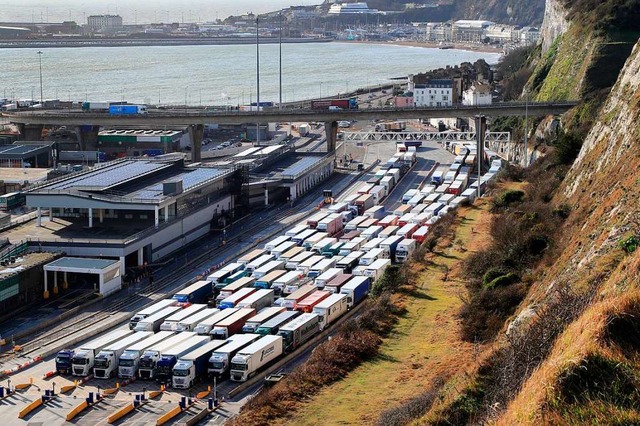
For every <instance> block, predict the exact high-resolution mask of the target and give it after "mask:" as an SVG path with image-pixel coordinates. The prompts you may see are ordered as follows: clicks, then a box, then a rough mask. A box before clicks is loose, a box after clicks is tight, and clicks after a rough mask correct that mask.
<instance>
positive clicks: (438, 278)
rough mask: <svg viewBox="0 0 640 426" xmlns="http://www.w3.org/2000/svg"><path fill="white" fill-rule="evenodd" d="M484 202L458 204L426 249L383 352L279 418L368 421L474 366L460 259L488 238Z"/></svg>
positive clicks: (310, 421)
mask: <svg viewBox="0 0 640 426" xmlns="http://www.w3.org/2000/svg"><path fill="white" fill-rule="evenodd" d="M488 208H489V207H488V205H486V204H485V205H483V206H482V208H478V207H469V208H464V209H460V213H459V216H460V217H459V218H458V219H456V225H457V226H456V227H455V234H453V235H448V237H446V238H444V239H443V240H442V241H441V243H440V244H439V245H438V246H437V247H436V248H435V250H434V253H431V254H427V255H426V264H427V265H428V266H426V267H424V269H423V270H422V272H421V273H420V277H419V279H418V285H417V287H416V288H415V290H414V292H413V293H412V294H408V295H405V296H404V300H403V302H404V305H405V308H406V311H407V312H406V314H405V315H404V316H403V317H402V318H400V320H399V322H398V324H397V325H396V327H395V328H394V329H393V330H392V332H391V333H390V334H389V337H387V338H385V339H384V342H383V345H382V346H381V348H380V354H379V355H378V356H377V357H375V358H374V359H373V360H372V361H369V362H366V363H365V364H363V365H361V366H359V367H358V368H356V369H355V370H354V371H352V372H351V373H349V374H348V375H347V376H346V377H345V378H344V380H341V381H340V382H337V383H335V384H333V385H331V386H330V387H327V388H325V389H324V390H322V391H321V392H320V393H319V394H318V395H317V396H316V397H314V398H313V400H311V401H309V402H308V403H307V404H305V405H304V406H303V407H301V409H300V410H299V411H298V412H297V413H295V414H294V415H293V416H292V417H290V418H288V419H287V420H286V422H282V423H286V424H296V425H315V424H342V425H345V424H351V425H361V424H373V423H375V422H376V421H377V420H378V416H379V415H380V413H381V412H382V411H384V410H387V409H390V408H394V407H398V406H400V405H402V404H403V403H405V402H407V401H410V400H411V399H412V398H415V397H416V396H418V395H419V394H420V393H421V392H422V391H425V390H428V389H430V388H431V386H432V384H433V383H434V382H436V381H437V380H439V379H444V378H447V377H450V376H452V375H455V374H457V373H459V372H460V371H467V370H472V369H473V366H474V363H475V358H476V356H478V355H479V347H478V346H476V345H473V344H470V343H466V342H462V341H461V340H460V337H459V336H460V324H459V320H458V318H457V312H458V310H459V308H460V306H461V304H462V302H461V299H460V296H461V295H463V294H464V292H465V291H466V290H465V285H464V282H462V281H461V280H460V278H459V277H460V273H459V272H460V261H461V260H462V259H464V258H465V257H466V256H467V255H468V254H469V253H471V252H472V251H473V250H475V249H477V248H478V247H480V246H482V244H485V243H486V239H485V237H484V235H485V233H486V231H487V230H488V228H487V227H488V225H489V223H490V221H489V220H488V219H487V216H489V215H488V214H486V213H487V210H488ZM416 266H417V265H416ZM421 268H422V267H421ZM414 402H415V401H414ZM327 407H331V410H327ZM329 413H330V416H328V414H329Z"/></svg>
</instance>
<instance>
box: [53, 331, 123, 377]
mask: <svg viewBox="0 0 640 426" xmlns="http://www.w3.org/2000/svg"><path fill="white" fill-rule="evenodd" d="M132 333H133V331H131V330H116V331H113V332H111V333H109V334H107V335H106V336H102V337H99V338H97V339H94V340H92V341H90V342H88V343H85V344H84V345H82V346H80V347H79V348H78V349H75V350H73V351H68V352H70V354H71V362H70V364H71V368H70V370H71V374H73V375H74V376H81V377H85V376H88V375H89V373H91V369H92V368H93V363H94V360H95V357H96V356H97V355H98V352H100V351H101V350H102V349H104V348H106V347H107V346H109V345H110V344H112V343H113V342H117V341H118V340H121V339H124V338H125V337H127V336H129V335H131V334H132ZM61 352H64V351H61ZM59 358H61V359H59ZM60 361H63V362H60ZM56 370H57V371H59V370H67V371H68V370H69V368H68V367H66V359H65V358H64V355H63V354H62V353H58V356H56Z"/></svg>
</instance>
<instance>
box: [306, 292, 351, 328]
mask: <svg viewBox="0 0 640 426" xmlns="http://www.w3.org/2000/svg"><path fill="white" fill-rule="evenodd" d="M345 312H347V295H346V294H340V293H334V294H332V295H330V296H329V297H327V298H326V299H324V300H323V301H322V302H320V303H318V304H317V305H316V306H314V308H313V313H314V314H317V315H318V318H319V322H320V331H322V330H324V329H325V327H327V326H328V325H330V324H332V323H333V322H334V321H336V320H337V319H338V318H340V317H341V316H342V315H343V314H344V313H345Z"/></svg>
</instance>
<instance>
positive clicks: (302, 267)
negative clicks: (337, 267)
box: [296, 254, 326, 275]
mask: <svg viewBox="0 0 640 426" xmlns="http://www.w3.org/2000/svg"><path fill="white" fill-rule="evenodd" d="M325 259H326V257H324V256H321V255H319V254H317V255H315V256H311V257H310V258H308V259H307V260H305V261H304V262H302V263H301V264H299V265H298V267H297V268H296V270H297V271H300V272H301V273H302V274H304V275H307V273H308V272H309V270H310V269H311V267H312V266H313V265H315V264H316V263H318V262H320V261H322V260H325Z"/></svg>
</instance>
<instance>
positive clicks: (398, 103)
mask: <svg viewBox="0 0 640 426" xmlns="http://www.w3.org/2000/svg"><path fill="white" fill-rule="evenodd" d="M393 103H394V105H395V107H396V108H409V107H412V106H414V105H415V104H414V101H413V93H411V92H407V93H405V94H403V95H399V96H396V97H395V98H393Z"/></svg>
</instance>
